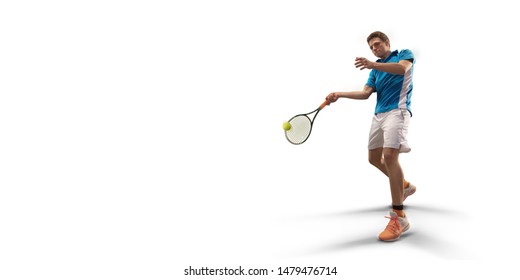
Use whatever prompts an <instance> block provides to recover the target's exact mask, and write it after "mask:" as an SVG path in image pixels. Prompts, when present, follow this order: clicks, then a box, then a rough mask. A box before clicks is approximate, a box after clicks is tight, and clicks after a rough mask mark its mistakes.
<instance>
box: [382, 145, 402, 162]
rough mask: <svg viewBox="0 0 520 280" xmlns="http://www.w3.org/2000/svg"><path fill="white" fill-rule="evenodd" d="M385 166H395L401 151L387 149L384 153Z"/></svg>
mask: <svg viewBox="0 0 520 280" xmlns="http://www.w3.org/2000/svg"><path fill="white" fill-rule="evenodd" d="M383 156H384V158H385V160H384V162H385V164H387V165H388V164H393V163H396V162H397V161H398V160H399V149H392V148H387V149H384V151H383Z"/></svg>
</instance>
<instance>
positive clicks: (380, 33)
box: [367, 31, 390, 43]
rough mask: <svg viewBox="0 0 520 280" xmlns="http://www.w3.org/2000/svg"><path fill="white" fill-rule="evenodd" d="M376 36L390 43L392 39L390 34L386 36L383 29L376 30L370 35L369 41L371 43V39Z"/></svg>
mask: <svg viewBox="0 0 520 280" xmlns="http://www.w3.org/2000/svg"><path fill="white" fill-rule="evenodd" d="M374 38H379V39H381V40H383V42H385V43H390V39H388V36H386V34H385V33H383V32H381V31H374V32H372V33H371V34H370V35H368V37H367V43H370V40H372V39H374Z"/></svg>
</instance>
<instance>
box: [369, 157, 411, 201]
mask: <svg viewBox="0 0 520 280" xmlns="http://www.w3.org/2000/svg"><path fill="white" fill-rule="evenodd" d="M392 150H395V149H392ZM397 156H399V150H397ZM368 161H369V162H370V164H372V165H373V166H374V167H376V168H377V169H379V170H380V171H381V172H383V174H385V175H386V177H389V176H388V169H387V166H386V164H385V159H384V156H383V148H376V149H372V150H369V151H368ZM397 164H398V165H399V162H398V163H397ZM389 178H390V177H389ZM403 186H404V188H405V189H406V190H405V192H406V194H405V195H404V197H403V200H404V199H406V197H408V196H410V195H412V194H413V193H414V192H415V186H412V185H411V184H410V183H409V182H407V181H406V180H405V179H404V177H403ZM410 186H412V189H410V188H409V187H410Z"/></svg>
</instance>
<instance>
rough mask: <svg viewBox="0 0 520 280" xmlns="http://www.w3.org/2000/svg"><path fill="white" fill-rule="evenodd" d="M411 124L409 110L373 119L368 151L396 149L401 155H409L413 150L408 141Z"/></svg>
mask: <svg viewBox="0 0 520 280" xmlns="http://www.w3.org/2000/svg"><path fill="white" fill-rule="evenodd" d="M409 122H410V112H408V110H407V109H400V108H399V109H394V110H392V111H388V112H384V113H379V114H376V115H375V116H374V118H373V119H372V127H371V128H370V135H369V140H368V149H369V150H373V149H376V148H394V149H399V152H401V153H408V152H409V151H411V150H412V149H411V148H410V146H408V142H407V140H406V135H407V134H408V123H409Z"/></svg>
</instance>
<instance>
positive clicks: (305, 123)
mask: <svg viewBox="0 0 520 280" xmlns="http://www.w3.org/2000/svg"><path fill="white" fill-rule="evenodd" d="M289 123H290V124H291V129H289V130H286V131H285V138H287V141H289V142H290V143H291V144H294V145H299V144H302V143H303V142H305V141H307V139H308V138H309V136H310V135H311V130H312V121H311V119H310V118H309V117H308V116H307V115H304V114H302V115H296V116H294V117H292V118H291V119H290V120H289Z"/></svg>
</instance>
